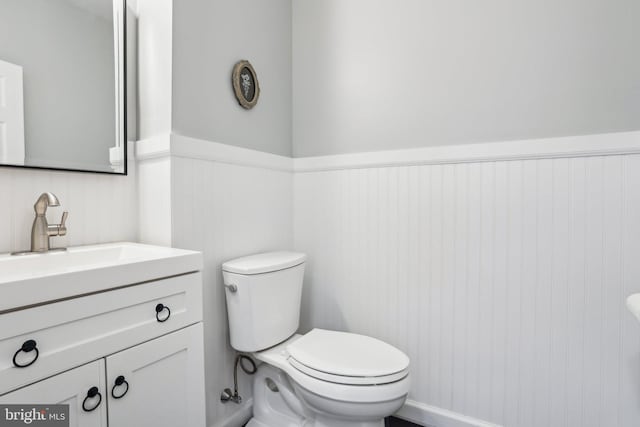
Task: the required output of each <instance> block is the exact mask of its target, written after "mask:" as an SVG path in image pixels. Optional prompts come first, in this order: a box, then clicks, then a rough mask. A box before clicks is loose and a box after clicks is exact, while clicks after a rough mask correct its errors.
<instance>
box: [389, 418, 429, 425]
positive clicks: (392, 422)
mask: <svg viewBox="0 0 640 427" xmlns="http://www.w3.org/2000/svg"><path fill="white" fill-rule="evenodd" d="M384 426H385V427H421V426H420V424H414V423H411V422H409V421H405V420H401V419H400V418H395V417H389V418H387V419H386V420H385V422H384Z"/></svg>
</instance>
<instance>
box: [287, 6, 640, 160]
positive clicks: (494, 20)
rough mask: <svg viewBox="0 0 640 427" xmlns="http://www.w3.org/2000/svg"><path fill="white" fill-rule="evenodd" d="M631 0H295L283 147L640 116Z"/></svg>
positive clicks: (397, 143)
mask: <svg viewBox="0 0 640 427" xmlns="http://www.w3.org/2000/svg"><path fill="white" fill-rule="evenodd" d="M638 22H640V2H639V1H638V0H562V1H557V0H538V1H533V0H531V1H513V0H486V1H471V0H430V1H425V0H403V1H392V0H323V1H310V0H293V141H294V150H293V152H294V156H296V157H301V156H314V155H324V154H334V153H344V152H359V151H375V150H385V149H396V148H407V147H420V146H430V145H446V144H467V143H474V142H484V141H498V140H512V139H526V138H537V137H551V136H564V135H580V134H590V133H603V132H614V131H625V130H635V129H640V54H639V51H638V46H639V44H638V42H639V40H640V25H638Z"/></svg>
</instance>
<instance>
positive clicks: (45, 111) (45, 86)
mask: <svg viewBox="0 0 640 427" xmlns="http://www.w3.org/2000/svg"><path fill="white" fill-rule="evenodd" d="M124 3H125V0H0V165H3V166H18V167H30V168H46V169H63V170H73V171H86V172H99V173H114V174H124V175H126V173H127V170H126V167H127V161H126V155H127V153H126V151H127V150H126V119H125V117H126V111H125V110H126V107H125V93H126V92H125V91H126V82H125V66H126V64H125V25H124V23H125V4H124Z"/></svg>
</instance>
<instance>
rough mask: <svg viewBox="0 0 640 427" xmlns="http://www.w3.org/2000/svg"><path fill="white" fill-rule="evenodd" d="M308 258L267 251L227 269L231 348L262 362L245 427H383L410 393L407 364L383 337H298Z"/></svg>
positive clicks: (317, 333) (315, 333)
mask: <svg viewBox="0 0 640 427" xmlns="http://www.w3.org/2000/svg"><path fill="white" fill-rule="evenodd" d="M305 261H306V255H305V254H302V253H296V252H270V253H263V254H258V255H251V256H247V257H243V258H238V259H235V260H232V261H228V262H226V263H224V264H223V266H222V270H223V277H224V286H225V293H226V299H227V313H228V316H229V332H230V338H231V346H232V347H233V348H234V349H235V350H237V351H239V352H243V353H250V354H251V355H252V356H253V357H254V358H255V359H257V360H259V361H261V362H263V363H262V364H261V365H260V367H259V369H258V372H257V373H256V374H255V376H254V383H253V418H252V419H251V421H249V423H248V424H247V426H248V427H300V426H304V427H382V426H384V418H385V417H387V416H389V415H391V414H393V413H394V412H396V411H397V410H398V409H400V407H402V405H403V404H404V401H405V399H406V397H407V394H408V392H409V384H410V379H409V358H408V357H407V356H406V355H405V354H404V353H403V352H402V351H400V350H398V349H396V348H395V347H393V346H391V345H389V344H387V343H385V342H383V341H380V340H378V339H375V338H372V337H368V336H365V335H359V334H352V333H347V332H338V331H329V330H324V329H313V330H311V331H310V332H308V333H306V334H304V335H300V334H297V333H296V332H297V330H298V326H299V320H300V300H301V295H302V282H303V276H304V268H305Z"/></svg>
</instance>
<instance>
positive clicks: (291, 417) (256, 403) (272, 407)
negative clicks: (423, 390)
mask: <svg viewBox="0 0 640 427" xmlns="http://www.w3.org/2000/svg"><path fill="white" fill-rule="evenodd" d="M274 386H275V387H274ZM274 389H275V390H277V391H274ZM392 412H393V411H392ZM247 427H384V419H377V420H367V421H354V420H345V419H339V418H335V417H333V416H329V415H327V414H326V413H322V412H318V411H312V410H311V409H310V408H309V406H308V405H306V404H304V403H303V402H302V400H301V399H300V398H299V397H298V396H297V394H296V391H295V389H294V387H293V386H292V384H291V381H290V379H289V377H288V376H287V375H286V374H285V373H284V372H283V371H281V370H280V369H277V368H275V367H273V366H270V365H268V364H266V363H263V364H262V365H260V367H259V369H258V372H257V373H256V375H255V376H254V383H253V418H252V419H251V420H250V421H249V423H248V424H247Z"/></svg>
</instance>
